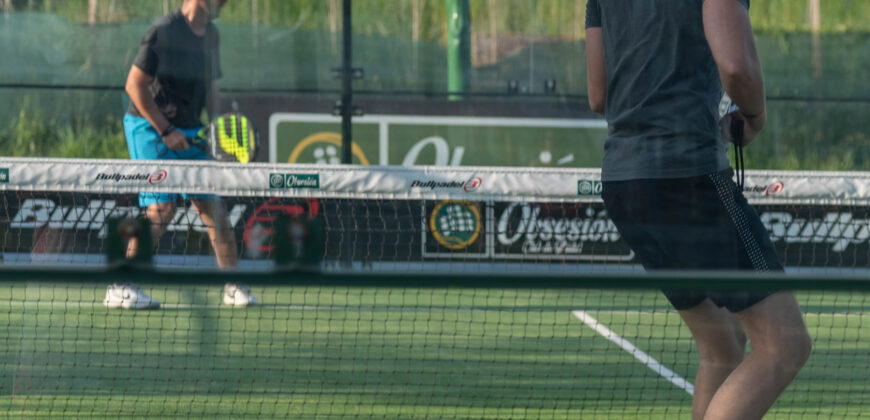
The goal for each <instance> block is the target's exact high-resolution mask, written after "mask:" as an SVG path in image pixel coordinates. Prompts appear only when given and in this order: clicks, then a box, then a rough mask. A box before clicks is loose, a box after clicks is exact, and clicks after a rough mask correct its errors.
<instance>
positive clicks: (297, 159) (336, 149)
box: [287, 131, 370, 165]
mask: <svg viewBox="0 0 870 420" xmlns="http://www.w3.org/2000/svg"><path fill="white" fill-rule="evenodd" d="M350 151H351V154H352V155H353V157H354V160H355V163H359V164H360V165H369V164H370V163H369V160H368V158H367V157H366V155H365V153H363V150H362V149H361V148H360V147H359V146H358V145H357V144H356V143H353V144H352V145H351V148H350ZM287 162H288V163H318V164H330V165H338V164H340V163H341V134H338V133H332V132H327V131H324V132H320V133H314V134H312V135H310V136H308V137H305V138H304V139H302V141H300V142H299V144H297V145H296V147H294V148H293V150H292V151H291V152H290V158H289V159H287Z"/></svg>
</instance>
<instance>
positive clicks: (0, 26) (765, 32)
mask: <svg viewBox="0 0 870 420" xmlns="http://www.w3.org/2000/svg"><path fill="white" fill-rule="evenodd" d="M181 2H182V0H0V9H2V11H3V14H2V15H0V49H2V50H3V51H4V52H5V53H4V56H5V58H6V59H5V60H3V61H2V62H0V84H4V85H5V87H0V90H2V92H3V95H4V97H5V98H6V101H5V105H2V106H0V155H5V156H10V155H15V156H19V155H24V156H87V157H124V156H126V146H125V143H124V140H123V133H122V130H121V124H120V117H121V113H122V112H123V109H124V98H123V95H122V92H121V90H120V86H122V84H123V80H124V77H125V74H126V71H127V70H128V69H129V65H130V63H131V62H132V57H133V55H134V54H135V50H136V47H137V44H138V40H139V39H140V38H141V36H142V34H144V32H145V31H146V30H147V28H148V27H149V26H150V24H151V23H153V21H154V19H156V18H157V17H159V16H162V15H163V14H165V13H166V12H168V11H171V10H174V9H176V8H178V7H179V6H180V4H181ZM814 2H815V3H816V4H817V5H818V6H819V8H818V9H817V10H814V9H813V7H812V5H813V3H814ZM585 3H586V2H585V1H584V0H470V5H471V9H472V11H471V15H472V34H473V35H472V45H473V48H472V56H473V60H472V61H473V67H474V69H473V77H472V79H473V82H472V88H471V90H472V92H475V93H478V94H486V95H492V94H498V95H501V94H504V93H505V87H506V84H507V82H508V81H511V80H516V81H518V82H519V83H520V85H521V91H522V92H525V93H534V94H541V93H542V85H543V81H544V80H546V79H554V80H557V82H558V85H557V86H558V87H557V94H558V96H559V98H560V100H570V101H583V100H584V97H583V95H584V94H585V47H584V44H583V36H584V30H583V27H584V21H585ZM353 7H354V9H353V14H354V28H353V30H354V33H355V36H354V42H355V49H354V60H355V61H356V63H357V64H358V65H360V66H363V67H365V70H366V78H365V79H364V80H362V81H360V82H359V83H357V84H356V86H357V87H358V88H360V89H363V90H364V91H366V92H367V93H365V94H364V95H379V94H389V93H395V92H403V93H406V94H408V93H409V94H411V95H412V96H416V97H419V98H420V99H421V100H425V98H426V97H431V96H433V95H435V96H437V95H438V94H439V93H442V92H443V90H444V86H445V78H446V75H445V71H444V69H445V58H444V45H445V42H446V16H445V7H444V0H354V1H353ZM750 14H751V16H752V19H753V24H754V27H755V31H756V33H757V39H758V44H759V49H760V51H761V55H762V57H763V60H764V66H765V72H766V76H767V85H768V86H767V87H768V94H769V96H770V98H771V105H770V106H771V115H772V119H771V125H770V127H769V129H768V130H766V132H765V133H764V136H763V138H761V139H759V141H758V143H757V144H758V146H755V145H753V148H752V149H750V150H753V152H752V153H748V155H747V163H748V165H749V166H750V167H752V168H777V169H842V170H845V169H870V148H868V146H867V144H868V140H870V139H868V133H870V122H867V121H865V120H867V118H866V115H868V111H870V85H868V84H867V83H866V80H870V70H868V69H870V2H867V1H863V0H839V1H822V0H753V1H752V8H751V10H750ZM219 26H220V28H221V35H222V39H223V44H222V50H223V51H224V54H223V63H224V67H225V72H224V73H225V78H224V79H223V80H222V85H223V86H224V87H226V88H231V89H236V90H240V91H244V90H257V89H260V90H262V89H277V90H284V91H287V92H295V94H299V95H301V94H303V93H308V94H310V93H312V92H313V93H316V92H321V93H323V94H325V95H328V96H329V97H333V96H335V95H334V92H335V90H336V89H337V88H338V84H337V82H336V81H335V80H333V78H332V76H331V74H330V69H331V68H332V67H334V66H335V65H336V64H337V63H338V62H339V61H340V55H339V54H340V52H341V50H340V42H339V36H340V33H341V0H319V1H311V0H231V1H230V2H229V3H228V4H227V6H226V7H225V8H224V10H223V13H222V16H221V18H220V21H219ZM22 85H23V86H22ZM41 85H44V87H46V88H39V86H41ZM58 85H62V86H67V87H68V88H65V89H51V88H47V87H50V86H58ZM15 86H18V87H19V88H13V87H15ZM70 86H77V87H82V86H91V87H96V88H95V89H80V88H77V89H73V88H69V87H70ZM324 92H325V93H324ZM504 100H505V101H510V100H512V97H507V96H505V97H504ZM754 150H759V151H763V152H764V153H761V152H758V153H756V152H754Z"/></svg>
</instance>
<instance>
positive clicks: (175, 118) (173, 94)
mask: <svg viewBox="0 0 870 420" xmlns="http://www.w3.org/2000/svg"><path fill="white" fill-rule="evenodd" d="M207 41H208V42H207ZM219 41H220V40H219V35H218V32H217V28H216V27H215V26H214V24H211V23H209V26H208V31H206V34H205V35H204V36H197V35H196V34H194V33H193V31H192V30H191V29H190V26H189V25H188V23H187V20H186V19H185V17H184V15H182V14H181V11H180V10H178V11H175V12H173V13H170V14H169V15H167V16H165V17H163V18H162V19H160V21H158V22H157V23H156V24H155V25H154V26H152V27H151V29H149V30H148V33H147V34H145V37H144V38H142V45H141V46H140V47H139V53H138V54H137V55H136V59H135V60H134V61H133V65H135V66H136V67H138V68H139V69H141V70H142V71H143V72H145V74H148V75H149V76H152V77H154V83H152V84H151V87H150V91H151V95H152V97H153V98H154V100H155V101H156V102H157V107H158V108H160V112H161V113H163V115H164V116H165V117H166V118H167V119H168V120H169V122H170V123H172V124H173V125H175V126H176V127H179V128H194V127H199V126H201V125H203V124H202V122H201V119H200V115H201V114H202V110H203V109H204V108H205V107H206V98H207V97H208V90H209V89H210V86H211V82H212V81H213V80H216V79H218V78H220V76H221V71H220V59H219V56H218V44H219ZM127 112H128V113H130V114H132V115H135V116H139V117H141V116H142V115H141V113H139V110H137V109H136V106H135V105H133V103H132V102H131V103H130V107H129V108H128V110H127Z"/></svg>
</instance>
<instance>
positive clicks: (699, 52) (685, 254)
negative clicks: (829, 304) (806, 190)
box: [586, 0, 811, 419]
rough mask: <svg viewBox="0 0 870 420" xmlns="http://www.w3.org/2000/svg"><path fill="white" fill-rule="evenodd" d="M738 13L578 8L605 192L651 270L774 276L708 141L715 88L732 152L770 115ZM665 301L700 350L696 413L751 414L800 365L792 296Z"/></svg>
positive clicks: (762, 233)
mask: <svg viewBox="0 0 870 420" xmlns="http://www.w3.org/2000/svg"><path fill="white" fill-rule="evenodd" d="M748 8H749V0H588V1H587V15H586V19H587V21H586V40H587V54H588V67H589V68H588V70H589V71H588V83H589V86H588V88H589V102H590V106H591V107H592V109H593V110H595V111H597V112H599V113H602V114H604V115H605V117H606V119H607V122H608V126H609V129H608V137H607V139H606V141H605V144H604V148H605V153H604V159H603V162H602V174H601V176H602V181H603V188H602V197H603V199H604V203H605V205H606V207H607V211H608V214H609V215H610V217H611V218H612V220H613V222H614V223H615V224H616V226H617V228H618V229H619V232H620V234H621V235H622V237H623V238H624V239H625V240H626V241H627V242H628V244H629V245H630V246H631V248H632V249H633V250H634V252H635V253H636V255H637V258H638V259H639V260H640V262H641V263H642V264H643V265H644V267H645V268H646V269H648V270H655V269H696V270H700V269H716V270H754V271H757V272H762V271H780V270H782V264H781V263H780V261H779V259H778V257H777V255H776V253H775V251H774V249H773V246H772V244H771V241H770V238H769V236H768V234H767V231H766V229H765V228H764V226H763V225H762V223H761V221H760V220H759V218H758V215H757V214H756V213H755V212H754V210H753V209H752V208H751V207H750V206H749V205H748V203H747V201H746V199H745V198H744V196H743V194H742V191H741V190H740V189H739V188H738V187H737V186H736V184H735V183H734V181H733V180H732V171H731V169H730V167H729V162H728V159H727V157H726V155H725V151H726V150H727V145H726V144H724V141H723V139H722V138H721V137H720V136H719V134H718V133H719V129H718V103H719V98H720V97H721V95H722V89H723V88H724V90H725V91H726V92H727V93H728V94H729V95H730V96H731V98H732V99H733V100H734V102H735V103H736V104H737V105H738V106H739V107H740V109H741V111H740V113H737V114H736V115H733V116H732V118H736V119H738V120H740V121H742V122H743V123H744V133H743V144H742V145H747V144H749V143H750V142H751V141H752V140H753V139H754V138H755V136H756V134H757V133H758V132H759V131H760V130H761V129H762V128H763V127H764V124H765V122H766V119H767V116H766V113H765V97H764V84H763V76H762V72H761V65H760V63H759V60H758V56H757V53H756V49H755V43H754V39H753V34H752V28H751V25H750V21H749V15H748ZM699 289H703V285H699ZM665 295H666V296H667V298H668V299H669V300H670V302H671V303H672V304H673V306H674V307H675V308H676V309H677V310H678V311H679V313H680V316H681V317H682V318H683V320H684V322H685V323H686V325H687V326H688V327H689V330H690V331H691V332H692V335H693V337H694V339H695V342H696V344H697V346H698V351H699V355H700V365H699V367H698V372H697V376H696V379H695V385H694V394H693V404H692V417H693V418H694V419H757V418H761V417H762V416H763V415H764V413H765V412H767V410H768V409H769V408H770V406H771V405H772V404H773V403H774V401H775V400H776V398H777V397H778V396H779V394H780V393H781V392H782V391H783V390H784V389H785V387H786V386H787V385H788V384H789V383H790V382H791V381H792V379H794V377H795V375H797V373H798V371H799V370H800V369H801V367H803V365H804V363H806V360H807V358H808V357H809V353H810V347H811V341H810V337H809V335H808V333H807V330H806V327H805V325H804V323H803V320H802V318H801V313H800V309H799V307H798V304H797V301H796V300H795V297H794V295H793V294H792V293H791V292H788V291H778V292H757V293H756V292H728V293H723V292H712V291H690V292H687V291H669V290H666V291H665ZM747 334H748V336H749V340H750V341H751V343H752V352H751V353H750V354H749V355H748V356H745V357H744V354H745V350H746V335H747Z"/></svg>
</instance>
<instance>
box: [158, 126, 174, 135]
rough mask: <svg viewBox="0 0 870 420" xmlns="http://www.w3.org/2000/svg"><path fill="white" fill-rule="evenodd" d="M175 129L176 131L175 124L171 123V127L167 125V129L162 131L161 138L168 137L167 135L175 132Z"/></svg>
mask: <svg viewBox="0 0 870 420" xmlns="http://www.w3.org/2000/svg"><path fill="white" fill-rule="evenodd" d="M173 131H175V126H174V125H172V124H169V127H166V129H165V130H163V132H162V133H160V137H161V138H163V137H166V136H168V135H169V133H171V132H173Z"/></svg>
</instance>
